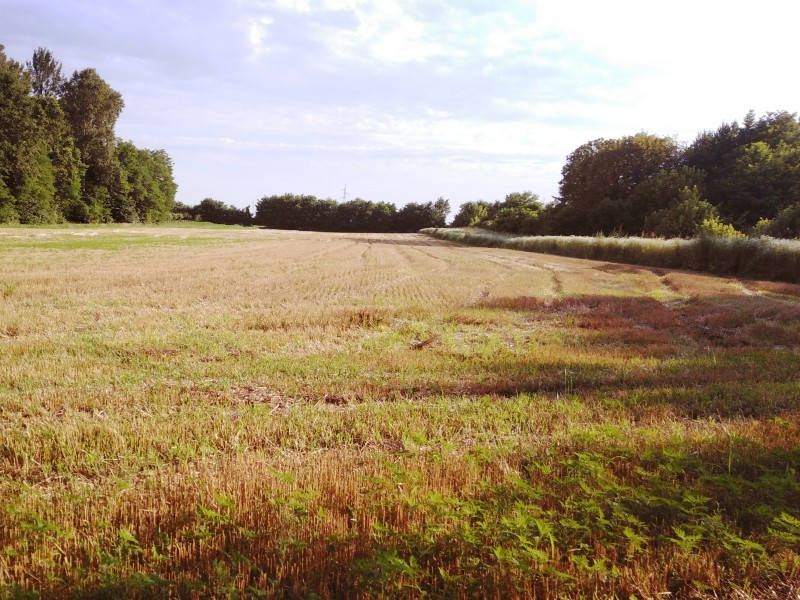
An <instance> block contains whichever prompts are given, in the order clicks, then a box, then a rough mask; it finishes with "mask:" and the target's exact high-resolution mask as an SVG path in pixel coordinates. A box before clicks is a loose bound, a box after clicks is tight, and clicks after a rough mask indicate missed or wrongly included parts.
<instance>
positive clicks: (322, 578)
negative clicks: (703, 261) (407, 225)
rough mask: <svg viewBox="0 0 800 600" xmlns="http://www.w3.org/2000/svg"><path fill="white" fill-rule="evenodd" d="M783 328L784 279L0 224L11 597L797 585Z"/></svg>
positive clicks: (1, 528)
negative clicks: (759, 279)
mask: <svg viewBox="0 0 800 600" xmlns="http://www.w3.org/2000/svg"><path fill="white" fill-rule="evenodd" d="M798 348H800V286H798V285H792V284H788V283H770V282H762V281H755V280H739V279H730V278H727V279H726V278H719V277H713V276H707V275H699V274H693V273H690V272H682V271H670V270H667V269H658V268H639V267H633V266H627V265H619V264H613V263H606V262H591V261H586V260H579V259H572V258H565V257H557V256H549V255H542V254H534V253H528V252H518V251H513V250H504V249H495V248H477V247H472V248H469V247H461V246H457V245H453V244H451V243H448V242H444V241H439V240H434V239H432V238H429V237H425V236H422V235H366V234H364V235H353V234H317V233H301V232H277V231H267V230H257V229H238V228H200V227H194V228H192V227H183V228H167V227H153V228H145V227H141V228H137V227H121V228H116V229H114V228H110V227H107V228H103V227H95V228H90V227H86V228H83V227H73V228H65V229H33V228H31V229H26V228H6V229H0V597H3V596H6V597H9V598H27V597H38V596H41V597H44V598H53V597H60V598H69V597H78V598H86V597H91V598H116V597H121V596H124V597H156V598H166V597H182V598H195V597H196V598H206V597H215V598H216V597H226V598H227V597H280V598H295V597H297V598H300V597H302V598H313V597H319V598H328V597H347V598H373V597H385V598H398V597H408V598H418V597H422V596H423V595H427V596H428V597H434V598H466V597H488V598H558V597H570V598H580V597H584V598H592V597H611V596H618V597H620V598H630V597H636V598H655V597H662V598H663V597H684V598H704V597H708V598H712V597H714V598H715V597H735V598H749V597H753V598H788V597H794V596H796V595H797V594H798V593H799V592H800V481H799V480H798V475H797V473H798V469H800V421H799V420H798V417H799V416H800V380H799V378H798V373H800V354H798ZM792 595H794V596H792Z"/></svg>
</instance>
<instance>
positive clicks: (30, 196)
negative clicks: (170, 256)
mask: <svg viewBox="0 0 800 600" xmlns="http://www.w3.org/2000/svg"><path fill="white" fill-rule="evenodd" d="M3 50H4V49H3V46H2V45H0V223H32V224H37V223H59V222H63V221H72V222H77V223H100V222H109V221H117V222H158V221H164V220H168V219H170V218H172V209H173V207H174V204H175V191H176V189H177V186H176V185H175V182H174V180H173V177H172V161H171V160H170V157H169V156H168V155H167V153H166V152H165V151H164V150H145V149H140V148H137V147H136V146H134V145H133V143H131V142H128V141H123V140H120V139H117V138H116V136H115V134H114V126H115V124H116V122H117V118H118V117H119V114H120V112H121V111H122V108H123V107H124V102H123V100H122V96H121V95H120V94H119V92H116V91H115V90H113V89H112V88H111V87H110V86H109V85H108V84H107V83H106V82H105V81H103V79H102V78H101V77H100V75H98V74H97V71H95V70H94V69H84V70H83V71H75V72H74V73H73V74H72V76H71V77H69V78H65V77H64V76H63V75H62V73H61V69H62V67H61V63H59V62H58V61H57V60H56V59H55V58H54V57H53V55H52V53H51V52H50V51H49V50H47V49H45V48H39V49H37V50H36V51H35V52H34V53H33V58H32V59H31V60H30V61H28V62H27V63H25V64H24V65H22V64H20V63H18V62H16V61H14V60H11V59H9V58H7V57H6V55H5V52H4V51H3Z"/></svg>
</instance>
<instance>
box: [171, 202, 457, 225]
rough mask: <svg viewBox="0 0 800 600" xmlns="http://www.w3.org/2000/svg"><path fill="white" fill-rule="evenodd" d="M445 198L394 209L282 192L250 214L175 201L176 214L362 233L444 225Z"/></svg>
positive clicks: (226, 222)
mask: <svg viewBox="0 0 800 600" xmlns="http://www.w3.org/2000/svg"><path fill="white" fill-rule="evenodd" d="M448 212H450V203H449V202H448V201H447V200H445V199H444V198H439V199H438V200H436V202H426V203H416V202H409V203H408V204H406V205H405V206H404V207H403V208H400V209H398V208H397V207H396V206H395V205H394V204H390V203H388V202H370V201H368V200H362V199H361V198H356V199H355V200H350V201H349V202H341V203H340V202H337V201H336V200H331V199H330V198H327V199H324V200H323V199H320V198H317V197H315V196H308V195H298V194H283V195H275V196H264V197H263V198H261V200H259V201H258V202H257V203H256V214H255V216H254V215H252V213H251V212H250V207H249V206H248V207H247V208H245V209H241V208H236V207H235V206H229V205H227V204H225V203H224V202H221V201H219V200H214V199H212V198H206V199H205V200H203V201H202V202H201V203H200V204H198V205H197V206H193V207H188V206H184V205H178V207H177V208H176V209H175V213H176V214H175V216H176V218H179V219H188V220H195V221H208V222H211V223H221V224H224V225H260V226H262V227H268V228H270V229H297V230H302V231H339V232H362V233H403V232H412V231H419V230H420V229H424V228H426V227H444V226H445V220H446V219H447V213H448Z"/></svg>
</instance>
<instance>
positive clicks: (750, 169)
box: [453, 112, 800, 238]
mask: <svg viewBox="0 0 800 600" xmlns="http://www.w3.org/2000/svg"><path fill="white" fill-rule="evenodd" d="M561 174H562V179H561V182H560V184H559V196H558V197H557V198H556V199H555V202H554V203H553V204H550V205H548V206H544V205H543V204H542V203H541V202H540V201H539V199H538V197H537V196H536V195H535V194H531V193H529V192H528V193H523V194H510V195H509V196H507V197H506V199H505V200H504V201H502V202H499V201H498V202H494V203H490V202H485V201H481V200H479V201H476V202H467V203H465V204H462V205H461V208H460V210H459V212H458V214H457V215H456V217H455V220H454V222H453V225H454V226H456V227H482V228H485V229H491V230H494V231H503V232H509V233H520V234H526V235H595V234H604V235H622V236H631V235H645V236H657V237H666V238H670V237H680V238H692V237H697V236H698V235H703V234H707V235H710V236H717V237H720V236H721V237H744V235H745V234H747V235H754V236H758V235H768V236H772V237H779V238H794V237H800V122H799V121H798V119H797V115H796V114H790V113H788V112H775V113H768V114H766V115H765V116H763V117H761V118H759V119H756V116H755V114H754V113H753V112H750V113H749V114H748V115H747V116H746V117H745V119H744V122H743V124H741V125H739V124H738V123H737V122H735V121H734V122H733V123H730V124H728V123H726V124H723V125H722V126H720V127H719V128H718V129H717V130H716V131H711V132H704V133H701V134H700V135H699V136H698V137H697V139H696V140H695V141H694V142H693V143H691V144H689V145H688V146H682V145H680V144H679V143H678V142H677V141H676V140H674V139H673V138H669V137H659V136H655V135H650V134H647V133H638V134H636V135H632V136H628V137H623V138H620V139H610V140H606V139H598V140H594V141H591V142H588V143H586V144H583V145H582V146H580V147H579V148H577V149H576V150H575V151H573V152H572V153H571V154H570V155H569V156H568V157H567V162H566V164H565V165H564V167H563V169H562V171H561Z"/></svg>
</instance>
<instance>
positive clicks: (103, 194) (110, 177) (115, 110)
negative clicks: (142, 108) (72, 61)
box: [61, 69, 132, 220]
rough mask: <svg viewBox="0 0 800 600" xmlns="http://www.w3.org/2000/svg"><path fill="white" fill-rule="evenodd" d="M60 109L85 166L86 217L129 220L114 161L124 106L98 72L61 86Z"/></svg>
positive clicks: (86, 73) (77, 74) (84, 73)
mask: <svg viewBox="0 0 800 600" xmlns="http://www.w3.org/2000/svg"><path fill="white" fill-rule="evenodd" d="M61 105H62V107H63V109H64V113H65V115H66V117H67V122H68V123H69V126H70V130H71V132H72V136H73V138H74V140H75V146H76V147H77V149H78V150H79V151H80V154H81V159H82V160H83V162H84V164H85V165H86V172H85V175H84V178H83V183H82V186H81V187H82V189H81V192H82V197H83V200H84V202H85V203H86V205H87V211H86V212H87V216H88V217H89V219H90V220H105V219H109V218H112V217H113V218H114V219H115V220H130V218H131V217H132V213H131V207H130V206H128V204H127V203H126V202H125V194H126V190H125V182H124V178H123V175H122V173H121V165H120V163H119V161H117V160H115V157H114V142H115V136H114V126H115V125H116V122H117V119H118V118H119V115H120V113H121V112H122V109H123V107H124V106H125V103H124V102H123V100H122V96H121V95H120V93H119V92H117V91H115V90H114V89H112V88H111V86H109V85H108V84H107V83H106V82H105V81H104V80H103V79H102V78H101V77H100V75H98V74H97V71H95V70H94V69H84V70H83V71H80V72H78V71H76V72H75V73H73V75H72V77H70V79H69V80H68V81H66V82H65V83H64V85H63V91H62V95H61ZM112 194H113V196H112ZM115 200H116V201H115Z"/></svg>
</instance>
